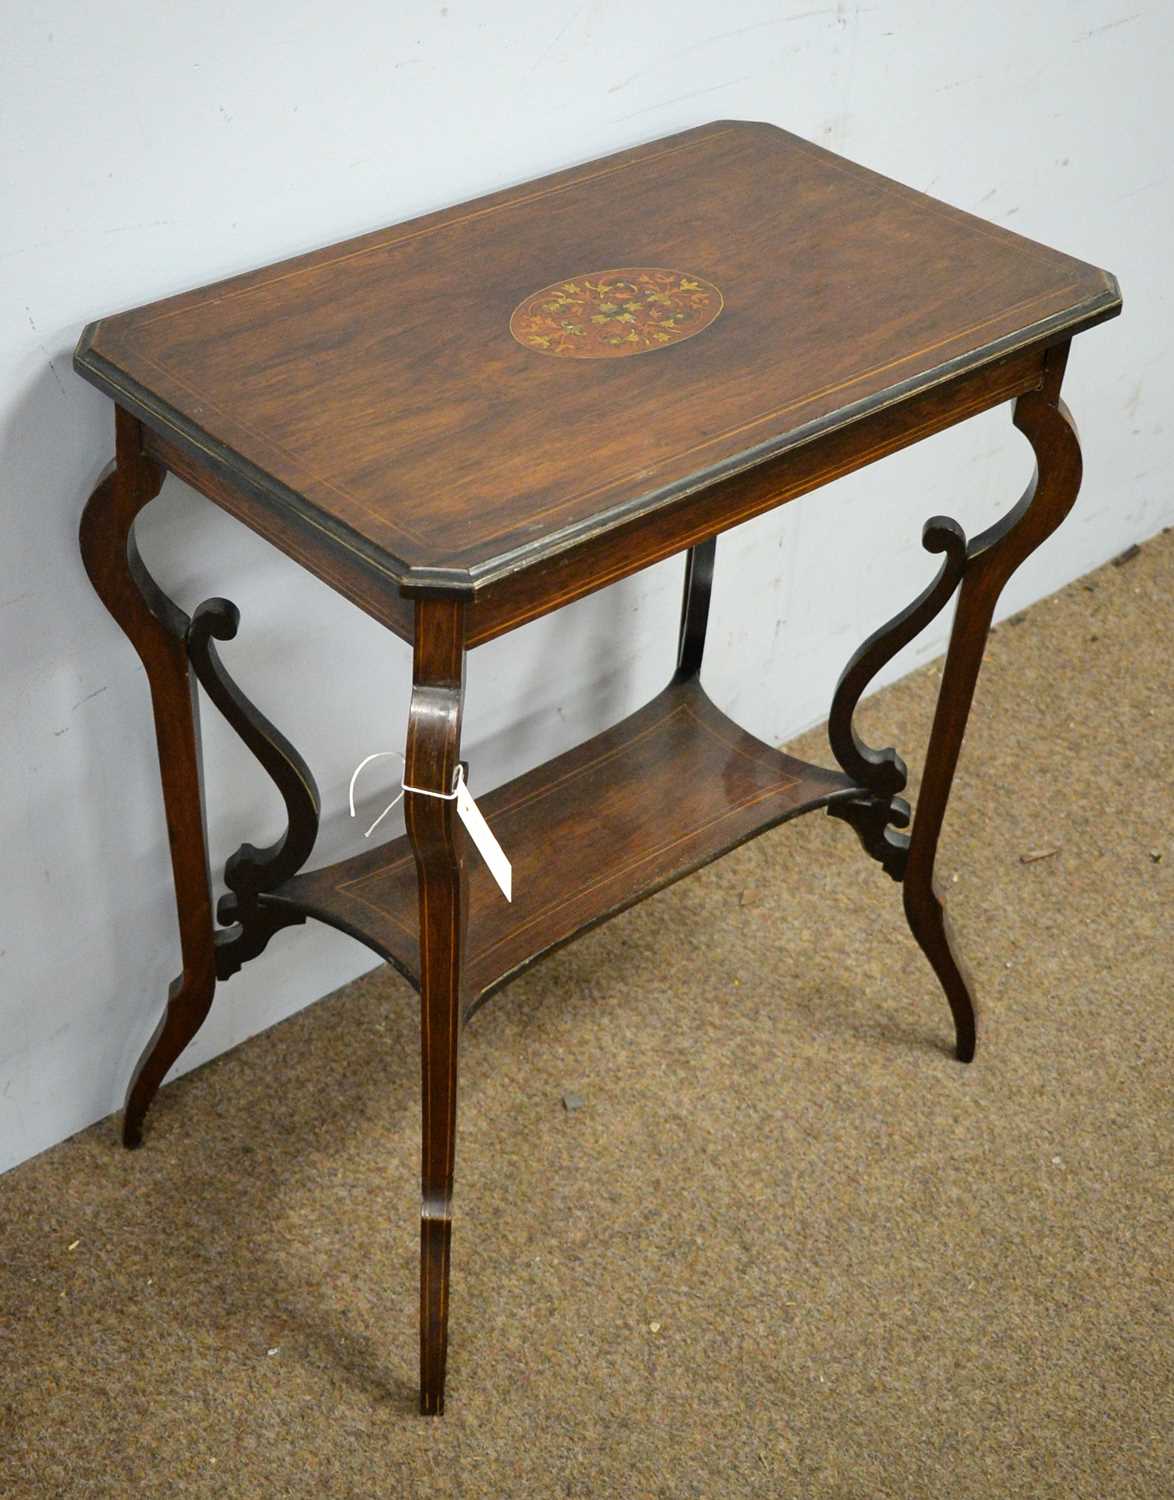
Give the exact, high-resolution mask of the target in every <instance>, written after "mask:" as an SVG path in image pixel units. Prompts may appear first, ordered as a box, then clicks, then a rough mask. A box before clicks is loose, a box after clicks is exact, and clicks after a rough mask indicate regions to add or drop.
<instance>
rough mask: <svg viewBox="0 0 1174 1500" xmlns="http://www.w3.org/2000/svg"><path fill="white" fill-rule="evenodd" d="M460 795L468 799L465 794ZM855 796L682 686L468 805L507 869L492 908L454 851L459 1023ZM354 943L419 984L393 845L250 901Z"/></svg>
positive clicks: (411, 876) (839, 779)
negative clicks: (536, 973)
mask: <svg viewBox="0 0 1174 1500" xmlns="http://www.w3.org/2000/svg"><path fill="white" fill-rule="evenodd" d="M473 791H474V795H476V788H475V787H474V788H473ZM859 791H860V788H859V787H858V786H857V785H856V783H855V782H854V781H852V779H851V778H850V777H848V776H845V775H843V774H842V773H841V772H839V771H829V770H825V769H823V768H821V767H819V766H812V765H808V764H806V763H805V762H804V761H800V760H796V759H794V757H792V756H790V755H785V754H784V753H783V752H782V751H781V750H774V749H771V747H770V746H768V745H765V744H763V743H762V742H761V741H760V740H757V739H755V738H754V737H753V736H752V735H750V734H747V733H746V731H745V730H743V729H739V727H738V726H737V725H736V724H734V723H733V722H732V721H731V720H730V719H728V718H727V717H726V716H725V714H723V713H722V712H721V711H720V710H719V709H718V708H716V707H715V706H714V705H713V703H711V702H710V700H709V698H707V697H706V695H705V693H704V692H703V691H702V688H701V685H700V683H699V682H698V681H697V679H696V678H691V679H689V680H687V681H684V682H673V683H670V685H669V686H668V687H667V688H666V689H665V690H664V692H662V693H661V694H659V695H658V696H657V697H656V698H654V699H653V700H652V702H651V703H648V704H646V705H645V707H644V708H642V709H640V710H639V711H638V712H637V713H634V714H632V715H631V716H630V717H629V718H627V719H624V720H622V721H621V722H620V723H619V724H616V725H614V726H613V727H612V728H611V729H608V730H605V731H604V733H603V734H600V735H596V736H595V738H594V739H591V740H588V741H587V742H586V743H585V744H582V745H579V746H577V747H576V748H575V749H574V750H570V751H568V752H567V753H566V754H565V755H560V756H558V757H557V758H556V759H555V760H551V761H548V762H547V763H546V764H545V765H542V766H538V767H537V768H536V769H535V770H533V771H529V772H527V773H526V775H524V776H520V777H518V778H517V780H515V781H511V782H508V783H507V784H506V785H504V786H500V787H498V788H497V789H496V790H494V791H492V792H489V793H487V794H486V795H485V796H484V797H483V798H478V805H479V806H480V807H481V810H482V812H483V813H484V814H485V817H486V818H487V819H488V821H489V823H490V825H491V826H492V828H493V831H494V833H495V834H496V836H497V838H498V841H499V842H500V843H501V846H502V848H503V849H504V850H505V852H506V854H507V855H508V856H509V858H510V860H511V861H512V862H513V867H514V870H513V889H514V900H513V902H512V904H511V903H509V902H507V901H506V900H505V899H504V897H503V896H502V895H501V893H500V891H499V890H498V889H497V886H496V885H495V884H494V883H493V880H492V878H491V876H490V875H489V872H488V871H487V870H486V868H485V866H484V865H483V863H482V861H481V857H480V855H479V854H478V853H477V851H476V850H475V849H474V848H473V847H472V845H471V844H470V845H469V847H468V852H467V854H466V865H467V869H468V889H469V928H468V940H467V948H466V959H465V982H464V990H465V996H464V999H465V1006H466V1013H468V1012H469V1011H471V1010H472V1009H474V1008H475V1006H476V1004H477V1003H478V1001H479V1000H481V999H483V998H485V997H486V996H488V994H489V993H490V992H491V991H492V990H494V989H496V988H497V987H498V986H499V985H500V984H502V983H504V981H505V980H507V979H508V978H510V977H511V976H512V975H514V974H516V973H518V972H519V971H520V970H521V969H523V968H525V967H526V966H527V965H528V964H530V963H532V962H533V961H534V960H535V959H537V958H539V957H541V955H543V954H544V953H548V952H550V950H551V949H553V948H556V947H559V946H561V945H562V944H563V943H565V942H567V941H569V940H570V939H571V938H572V937H574V936H575V935H576V934H578V933H580V932H583V931H585V930H586V929H587V928H589V927H594V926H595V925H596V924H597V923H599V922H602V921H604V920H605V919H606V918H607V917H609V916H612V915H614V914H615V913H616V912H619V911H622V910H624V908H625V907H628V906H631V905H633V904H634V903H635V902H637V901H639V900H640V899H641V898H642V897H643V896H647V895H650V894H651V893H652V892H653V891H657V890H660V889H661V888H662V887H663V886H666V885H669V884H670V883H671V882H672V881H674V880H679V879H680V878H681V876H683V875H688V874H689V873H690V872H691V871H693V870H696V869H699V868H700V867H701V866H702V865H704V864H708V863H709V861H710V860H712V859H716V858H717V857H718V856H719V855H721V854H724V853H726V852H727V851H728V850H730V849H733V848H735V847H736V846H737V845H738V844H742V843H745V841H746V840H747V839H750V838H753V837H754V835H755V834H758V833H762V832H764V831H765V830H766V829H768V828H773V827H774V826H775V825H776V824H778V823H782V822H784V821H785V820H786V819H788V818H793V817H795V816H796V815H797V814H799V813H802V812H808V811H810V810H811V809H812V808H816V807H824V806H826V805H827V804H828V803H829V802H833V801H836V800H838V799H839V798H841V797H850V796H852V795H854V794H858V793H859ZM262 899H263V901H264V904H265V905H266V906H268V907H276V908H278V910H280V911H284V912H288V913H290V914H294V913H297V914H299V915H302V914H304V915H306V916H312V917H316V918H318V919H319V920H320V921H323V922H328V923H329V924H330V925H331V926H334V927H338V928H340V929H341V930H342V931H344V932H348V933H350V934H351V935H352V936H354V937H356V938H359V939H360V940H361V941H362V942H364V943H366V944H368V946H369V947H371V948H374V949H375V951H376V952H378V953H380V954H381V955H382V956H383V957H384V958H386V959H387V960H388V961H389V962H391V963H392V964H394V965H395V967H396V968H397V969H399V970H400V972H401V973H402V974H404V975H405V976H406V977H407V978H408V979H409V980H411V982H412V983H413V984H416V985H417V986H418V983H419V942H418V936H417V934H418V931H419V927H418V915H417V886H416V866H415V860H414V858H413V855H412V851H411V847H410V846H409V844H408V841H407V838H406V836H403V837H400V838H397V839H394V840H392V841H391V842H390V843H387V844H384V845H382V846H381V847H378V848H375V849H369V850H366V851H364V852H363V853H362V854H358V855H355V856H354V857H352V858H350V859H346V860H343V861H341V862H340V863H338V864H335V865H331V866H328V867H327V868H324V869H321V870H313V871H310V872H308V873H306V874H302V875H297V876H295V877H294V878H293V879H292V880H289V881H287V882H286V883H285V884H284V885H283V886H281V887H279V888H278V889H277V890H276V891H274V892H273V893H272V894H270V895H268V896H265V897H264V898H262Z"/></svg>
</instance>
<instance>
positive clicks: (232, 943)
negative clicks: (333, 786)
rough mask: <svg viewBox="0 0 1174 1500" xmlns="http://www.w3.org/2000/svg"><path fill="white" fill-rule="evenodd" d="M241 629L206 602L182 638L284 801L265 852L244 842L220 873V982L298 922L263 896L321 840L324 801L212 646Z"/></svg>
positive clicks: (220, 602) (220, 606)
mask: <svg viewBox="0 0 1174 1500" xmlns="http://www.w3.org/2000/svg"><path fill="white" fill-rule="evenodd" d="M239 626H240V610H238V609H237V607H236V605H235V604H233V603H232V602H231V601H230V600H228V599H207V600H205V601H204V603H203V604H201V605H199V607H198V608H197V609H196V611H195V613H194V614H193V616H192V619H191V624H190V626H189V628H188V633H187V644H188V653H189V655H190V657H191V663H192V670H193V671H194V672H195V674H196V676H197V677H198V678H199V680H200V683H201V685H202V686H203V688H204V691H205V692H206V693H207V694H208V696H209V698H211V700H212V702H213V703H215V705H216V707H217V708H218V709H219V710H220V712H221V713H222V714H223V715H224V717H225V718H226V719H227V720H228V722H229V724H231V725H232V727H233V729H235V730H236V732H237V734H238V735H240V737H241V739H242V740H243V741H244V742H245V744H246V745H247V746H248V748H249V749H250V750H251V751H252V753H253V755H254V756H255V757H256V758H257V760H258V761H259V762H260V764H261V766H262V767H263V768H264V770H265V771H266V772H267V773H268V775H269V776H270V778H271V779H272V781H273V783H274V785H275V786H276V787H277V790H278V791H279V792H280V793H281V796H282V800H283V801H284V803H285V810H286V816H287V818H288V824H287V827H286V831H285V832H284V833H283V834H282V836H281V837H280V838H279V839H278V840H277V841H276V842H275V843H273V844H270V845H269V846H268V848H265V849H258V848H256V847H255V846H254V845H253V844H242V845H241V846H240V848H239V849H238V850H237V851H236V853H235V854H233V855H231V856H230V857H229V859H228V861H227V863H226V864H225V867H224V880H225V884H226V885H227V886H228V889H229V894H228V895H225V896H222V897H221V899H220V902H219V905H218V907H217V916H218V917H219V919H220V921H221V922H224V923H226V924H229V923H231V924H232V925H231V926H227V927H226V928H225V929H224V930H222V931H220V932H218V933H217V934H216V971H217V974H218V975H219V977H220V978H221V979H227V978H229V977H230V975H232V974H235V973H236V972H237V970H238V969H239V968H240V967H241V965H242V964H244V963H246V962H247V961H248V960H249V959H250V958H255V957H256V956H257V954H258V953H260V952H261V951H262V950H263V949H264V947H265V946H266V944H267V943H268V941H269V939H270V938H271V937H272V936H273V934H274V933H275V932H277V931H279V930H280V929H281V928H282V927H288V926H291V925H292V924H293V923H295V922H297V921H298V920H304V918H302V919H299V918H298V917H297V916H295V915H293V914H292V913H290V912H282V911H278V910H275V909H272V908H266V907H264V906H263V905H262V904H261V902H260V898H261V897H262V896H264V895H265V893H266V892H268V891H272V890H275V889H276V888H277V887H278V886H279V885H281V884H282V883H283V882H284V881H286V880H289V879H290V878H291V877H292V876H294V875H296V874H297V872H298V871H299V870H300V869H301V867H302V866H303V865H304V864H305V862H306V861H307V860H308V859H309V857H310V854H311V853H312V851H313V848H314V842H315V840H316V839H317V837H318V822H319V817H320V814H321V806H322V804H321V799H320V797H319V795H318V787H317V785H316V783H315V781H314V778H313V776H312V775H311V773H310V768H309V767H308V766H307V765H306V763H305V761H304V760H303V759H302V757H301V756H300V755H299V754H298V752H297V751H296V750H295V749H294V747H293V746H292V745H291V744H290V742H289V741H288V740H287V739H286V738H285V736H284V735H283V734H282V733H281V731H280V730H279V729H278V728H277V727H276V726H275V725H274V724H272V723H271V722H270V721H269V720H268V719H267V718H266V717H265V715H264V714H263V713H261V712H260V710H259V709H258V708H256V707H255V705H254V704H252V703H251V702H250V701H249V700H248V699H247V698H246V697H245V695H244V694H243V693H242V692H241V690H240V688H239V687H238V686H237V684H236V683H235V682H234V681H233V679H232V677H231V676H230V675H229V672H228V670H227V669H226V667H225V665H224V663H223V662H222V661H221V659H220V654H219V652H218V651H217V650H216V647H215V645H214V644H213V641H231V640H233V639H234V638H235V636H236V633H237V630H238V628H239Z"/></svg>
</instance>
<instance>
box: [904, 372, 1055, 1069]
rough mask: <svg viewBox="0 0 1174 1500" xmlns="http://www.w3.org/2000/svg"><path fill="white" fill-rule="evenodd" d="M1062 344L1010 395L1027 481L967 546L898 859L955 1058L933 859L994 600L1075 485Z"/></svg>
mask: <svg viewBox="0 0 1174 1500" xmlns="http://www.w3.org/2000/svg"><path fill="white" fill-rule="evenodd" d="M1067 353H1068V349H1067V345H1063V346H1061V347H1060V348H1058V349H1054V350H1052V351H1051V353H1050V354H1049V356H1048V359H1047V363H1046V366H1045V375H1044V382H1043V385H1042V387H1041V388H1040V389H1039V390H1036V391H1029V392H1028V393H1027V394H1025V395H1023V396H1020V397H1019V398H1018V400H1017V401H1016V402H1015V408H1014V422H1015V425H1016V427H1018V428H1019V430H1020V432H1022V433H1023V434H1024V436H1025V437H1026V438H1027V440H1028V442H1029V443H1030V444H1031V446H1032V448H1033V450H1034V452H1035V460H1036V468H1035V475H1034V477H1033V479H1032V482H1031V483H1030V484H1029V485H1028V487H1027V490H1026V491H1025V493H1024V495H1023V497H1022V498H1021V499H1020V501H1019V503H1018V504H1017V505H1016V506H1015V508H1014V509H1013V510H1011V511H1010V512H1009V513H1008V514H1007V515H1006V516H1004V517H1003V519H1002V520H1001V521H998V522H997V523H996V524H995V525H994V526H991V527H989V528H988V529H987V530H986V531H984V532H983V533H982V534H981V535H980V536H977V537H975V539H974V540H973V541H972V542H971V543H970V544H969V546H968V547H967V549H966V567H965V571H964V573H963V577H962V588H961V592H960V594H959V596H958V609H957V612H956V614H955V616H954V624H953V629H952V631H951V634H950V647H949V651H948V652H947V654H946V664H945V668H944V670H943V672H942V684H941V689H940V691H939V695H938V704H937V711H936V713H935V715H934V722H933V729H932V730H931V732H930V740H929V748H928V750H927V752H926V760H925V772H924V774H923V776H922V782H921V791H920V794H919V796H918V799H917V815H916V818H915V819H914V823H913V831H912V834H911V836H910V841H909V857H908V863H907V865H906V868H905V880H904V900H905V914H906V916H907V918H908V920H909V926H910V928H911V930H912V932H913V936H914V937H915V938H916V939H917V941H918V943H919V944H920V945H921V948H922V951H923V952H924V953H925V956H926V957H927V958H928V959H929V961H930V963H931V965H932V966H933V969H934V972H935V973H936V974H937V976H938V979H939V980H940V982H941V985H942V988H943V989H944V990H945V992H946V998H947V1000H948V1001H949V1004H950V1009H951V1011H952V1012H953V1016H954V1025H955V1030H956V1032H957V1044H958V1057H959V1058H960V1059H961V1060H962V1061H963V1062H969V1061H970V1059H971V1058H972V1057H973V1056H974V1048H975V1029H976V1017H975V1007H974V1002H973V989H972V986H971V984H970V981H969V978H968V976H967V973H966V970H965V968H964V967H963V965H962V963H961V961H960V960H959V957H958V954H957V951H956V949H955V946H954V943H953V941H952V935H951V931H950V925H949V921H948V919H947V916H946V912H945V909H944V907H943V904H942V899H941V894H940V892H939V891H938V889H937V887H936V885H935V882H934V859H935V856H936V854H937V847H938V838H939V835H940V834H941V829H942V821H943V819H944V817H945V812H946V805H947V802H948V799H949V795H950V787H951V785H952V783H953V780H954V772H955V769H956V767H957V764H958V756H959V752H960V751H961V748H962V740H963V736H964V735H965V733H966V722H967V719H968V717H969V714H970V705H971V702H972V700H973V697H974V689H975V684H976V683H977V681H978V673H979V668H980V667H981V665H982V655H983V650H984V648H985V646H986V640H987V634H988V632H989V630H990V624H991V618H992V616H993V614H994V609H995V605H996V603H997V602H998V598H999V595H1000V593H1001V592H1002V590H1003V585H1004V584H1005V583H1006V582H1007V580H1008V578H1010V576H1011V574H1012V573H1013V572H1014V571H1015V569H1016V568H1017V567H1018V566H1019V565H1020V563H1021V562H1023V560H1024V559H1025V558H1026V557H1027V556H1029V554H1030V553H1032V552H1034V551H1035V549H1036V548H1037V547H1038V546H1039V545H1040V543H1041V542H1043V541H1045V540H1046V539H1047V537H1049V536H1050V535H1051V534H1052V532H1053V531H1054V530H1055V529H1056V527H1057V526H1059V524H1060V522H1061V521H1062V520H1063V519H1064V517H1065V516H1066V515H1067V514H1068V512H1069V511H1070V510H1071V508H1072V506H1073V503H1074V502H1075V500H1076V495H1077V492H1078V490H1079V489H1080V477H1081V459H1080V443H1079V440H1078V438H1077V435H1076V429H1075V426H1074V425H1073V422H1072V418H1071V415H1070V414H1069V412H1068V408H1067V407H1066V406H1065V405H1064V403H1063V401H1061V400H1060V382H1061V380H1062V379H1063V375H1064V363H1065V359H1066V357H1067Z"/></svg>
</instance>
